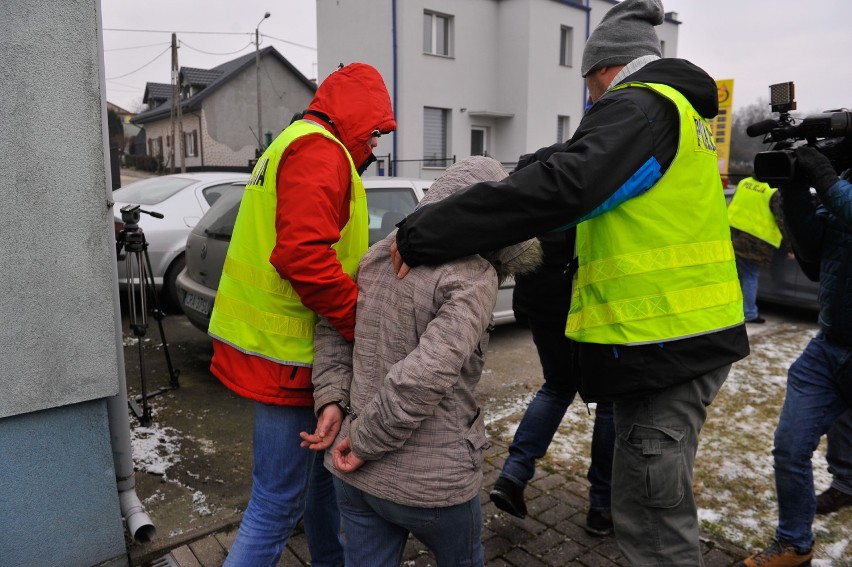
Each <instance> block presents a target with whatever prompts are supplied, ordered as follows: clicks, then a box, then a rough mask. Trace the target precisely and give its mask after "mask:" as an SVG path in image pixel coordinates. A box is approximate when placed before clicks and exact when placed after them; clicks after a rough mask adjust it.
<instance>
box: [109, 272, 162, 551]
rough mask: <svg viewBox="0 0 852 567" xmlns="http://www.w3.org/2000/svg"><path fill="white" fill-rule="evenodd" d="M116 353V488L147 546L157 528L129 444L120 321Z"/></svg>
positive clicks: (133, 530)
mask: <svg viewBox="0 0 852 567" xmlns="http://www.w3.org/2000/svg"><path fill="white" fill-rule="evenodd" d="M113 302H114V309H115V313H116V314H120V313H121V311H120V307H119V303H118V286H117V285H116V287H115V292H114V297H113ZM115 348H116V350H117V352H118V365H119V371H118V394H117V395H116V396H113V397H112V398H109V399H108V400H107V416H108V420H109V435H110V441H111V443H112V462H113V467H114V468H115V481H116V488H117V489H118V503H119V506H120V508H121V517H122V518H124V522H125V524H126V525H127V531H128V532H129V533H130V535H131V536H132V537H133V539H135V540H136V541H138V542H140V543H147V542H149V541H152V540H153V539H154V536H155V535H156V533H157V529H156V528H155V527H154V524H153V522H151V517H150V516H149V515H148V512H146V511H145V507H144V506H143V505H142V502H141V501H140V500H139V497H138V496H137V495H136V477H135V476H134V472H133V453H132V450H131V444H130V415H129V414H128V412H127V382H126V377H125V375H124V342H123V340H122V335H121V318H120V317H119V318H118V321H117V322H116V347H115Z"/></svg>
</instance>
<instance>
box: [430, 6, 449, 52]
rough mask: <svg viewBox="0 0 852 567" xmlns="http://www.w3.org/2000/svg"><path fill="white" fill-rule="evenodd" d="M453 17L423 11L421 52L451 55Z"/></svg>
mask: <svg viewBox="0 0 852 567" xmlns="http://www.w3.org/2000/svg"><path fill="white" fill-rule="evenodd" d="M452 35H453V17H452V16H447V15H445V14H437V13H435V12H423V53H430V54H432V55H443V56H445V57H450V56H452V49H453V41H452Z"/></svg>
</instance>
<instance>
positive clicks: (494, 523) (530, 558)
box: [130, 439, 746, 567]
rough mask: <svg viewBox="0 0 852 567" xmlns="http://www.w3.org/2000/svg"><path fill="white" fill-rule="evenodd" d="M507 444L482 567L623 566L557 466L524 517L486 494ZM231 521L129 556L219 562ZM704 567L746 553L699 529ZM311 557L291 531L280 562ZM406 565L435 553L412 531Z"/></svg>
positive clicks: (493, 459)
mask: <svg viewBox="0 0 852 567" xmlns="http://www.w3.org/2000/svg"><path fill="white" fill-rule="evenodd" d="M507 455H508V446H507V445H506V444H505V443H503V442H502V441H500V440H493V439H492V446H491V448H490V449H489V450H488V451H487V453H486V455H485V463H484V467H483V472H484V473H485V480H484V482H483V488H482V491H481V493H480V498H481V499H482V519H483V524H484V526H483V531H482V540H483V544H484V546H485V565H486V567H509V566H511V567H557V566H563V565H583V566H586V567H613V566H627V565H629V563H628V562H627V560H626V559H625V558H624V556H623V555H622V554H621V552H620V551H619V549H618V544H617V543H616V541H615V538H614V537H613V536H609V537H603V538H601V537H593V536H590V535H588V534H586V532H585V531H584V530H583V525H584V524H585V521H586V511H587V498H588V483H587V482H585V480H583V481H582V482H580V481H577V480H569V479H567V478H566V477H565V475H563V474H560V472H559V471H558V470H557V471H554V472H548V471H545V470H543V469H542V468H539V469H538V471H537V473H536V477H535V478H534V479H533V481H532V482H531V483H530V484H529V486H528V487H527V490H526V492H525V495H526V499H527V507H528V510H529V514H528V516H527V517H526V518H525V519H523V520H520V519H518V518H515V517H513V516H510V515H508V514H506V513H504V512H501V511H500V510H498V509H497V508H496V507H495V506H494V504H493V503H492V502H491V501H490V500H489V498H488V491H489V490H490V489H491V487H492V486H493V485H494V482H495V481H496V480H497V476H498V475H499V473H500V469H501V468H502V466H503V462H504V460H505V458H506V456H507ZM237 527H238V526H237V525H230V526H225V527H222V528H221V529H219V530H218V531H214V532H212V533H209V534H207V535H205V536H203V537H201V538H200V539H196V540H194V541H191V542H186V543H184V544H182V545H180V547H177V548H175V549H172V550H170V551H169V552H168V553H167V554H165V555H162V554H160V555H159V556H158V557H156V558H151V557H150V556H145V555H144V554H139V555H137V556H136V557H133V556H131V558H130V559H131V565H133V566H134V567H136V566H139V567H220V566H221V565H222V562H223V561H224V559H225V555H226V554H227V550H228V549H229V548H230V546H231V544H232V543H233V541H234V538H235V537H236V534H237ZM702 551H703V554H704V565H705V567H723V566H728V565H731V564H732V563H734V562H735V561H737V560H738V559H740V558H742V557H744V556H745V555H746V552H745V550H743V549H742V548H739V547H737V546H735V545H733V544H730V543H728V542H724V541H719V540H717V539H713V538H712V537H711V536H709V535H708V534H702ZM309 561H310V556H309V554H308V548H307V544H306V541H305V535H304V533H297V534H294V536H293V537H292V538H291V540H290V543H289V545H288V546H287V549H286V550H285V553H284V554H283V556H282V557H281V561H280V562H279V563H278V565H279V567H306V566H309V565H310V562H309ZM403 566H405V567H428V566H432V567H434V566H435V559H434V557H433V556H432V554H431V553H429V551H428V550H426V548H425V547H424V546H423V545H422V544H420V542H418V541H417V540H415V539H414V538H411V539H410V540H409V542H408V545H407V546H406V550H405V558H404V561H403Z"/></svg>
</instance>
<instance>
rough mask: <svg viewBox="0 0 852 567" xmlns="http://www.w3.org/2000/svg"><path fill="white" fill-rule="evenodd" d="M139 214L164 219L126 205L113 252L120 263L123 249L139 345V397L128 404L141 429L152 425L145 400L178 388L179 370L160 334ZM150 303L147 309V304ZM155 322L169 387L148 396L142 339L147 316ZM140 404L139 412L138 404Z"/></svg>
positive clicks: (160, 314) (130, 309) (132, 322)
mask: <svg viewBox="0 0 852 567" xmlns="http://www.w3.org/2000/svg"><path fill="white" fill-rule="evenodd" d="M140 213H145V214H148V215H151V216H152V217H154V218H158V219H161V218H163V215H161V214H160V213H157V212H154V211H146V210H144V209H142V208H141V207H140V206H139V205H127V206H125V207H122V208H121V220H122V221H123V222H124V228H123V229H122V230H121V232H120V233H119V234H118V236H117V237H116V248H117V252H118V257H119V259H120V258H122V252H121V249H122V247H123V248H124V251H125V254H124V256H123V257H124V267H125V271H126V277H127V309H128V313H129V315H130V328H131V329H132V330H133V334H134V335H135V336H136V338H137V339H138V345H139V381H140V385H141V389H142V393H141V394H140V395H138V396H135V397H133V398H131V399H128V401H127V403H128V405H129V406H130V409H131V410H133V413H134V414H135V415H136V417H137V418H138V419H139V423H140V424H141V425H142V427H148V426H149V425H151V407H150V406H149V405H148V399H149V398H153V397H154V396H158V395H160V394H162V393H163V392H167V391H169V390H174V389H176V388H179V387H180V384H179V383H178V375H179V374H180V371H179V370H175V369H174V368H172V359H171V357H170V356H169V345H168V343H166V335H165V333H164V332H163V317H164V316H165V315H164V314H163V311H162V309H160V303H159V300H158V299H157V293H156V290H155V288H154V276H153V275H152V270H151V260H150V259H149V258H148V242H146V241H145V233H144V232H142V229H141V228H140V227H139V218H140ZM149 301H150V308H149V306H148V302H149ZM149 311H150V313H151V315H152V316H153V317H154V319H155V320H156V321H157V325H158V326H159V328H160V340H161V341H162V343H163V352H164V353H165V355H166V365H167V366H168V369H169V385H168V386H163V387H162V388H159V389H157V390H155V391H154V392H148V387H147V383H146V381H145V358H144V356H143V352H142V338H143V337H144V336H145V334H146V333H147V332H148V312H149ZM140 401H141V402H142V408H141V409H140V407H139V402H140Z"/></svg>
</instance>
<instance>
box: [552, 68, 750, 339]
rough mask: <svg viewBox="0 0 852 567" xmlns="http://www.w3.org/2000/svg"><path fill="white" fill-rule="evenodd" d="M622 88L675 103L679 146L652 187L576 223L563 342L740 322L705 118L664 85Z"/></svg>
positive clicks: (681, 334)
mask: <svg viewBox="0 0 852 567" xmlns="http://www.w3.org/2000/svg"><path fill="white" fill-rule="evenodd" d="M616 88H618V89H620V88H647V89H651V90H653V91H654V92H656V93H657V94H659V95H661V96H663V97H665V98H667V99H668V100H670V101H672V102H673V103H674V104H675V105H676V106H677V109H678V112H679V114H680V138H679V142H678V149H677V153H676V155H675V158H674V161H672V163H671V165H670V166H669V168H668V170H667V171H666V172H665V173H664V174H663V176H662V177H661V178H660V179H659V181H657V183H656V184H654V186H653V187H651V189H649V190H648V191H646V192H645V193H644V194H642V195H639V196H637V197H634V198H632V199H630V200H628V201H626V202H624V203H622V204H621V205H620V206H618V207H616V208H614V209H611V210H609V211H607V212H605V213H603V214H601V215H598V216H596V217H594V218H591V219H589V220H587V221H585V222H582V223H580V224H579V225H578V226H577V256H578V259H579V269H578V271H577V274H576V277H575V281H574V291H573V296H572V300H571V309H570V311H569V314H568V322H567V324H566V331H565V334H566V336H568V337H569V338H571V339H573V340H575V341H578V342H587V343H598V344H613V345H638V344H647V343H657V342H663V341H670V340H674V339H679V338H686V337H690V336H696V335H702V334H706V333H711V332H713V331H717V330H720V329H725V328H728V327H733V326H735V325H738V324H741V323H742V322H743V307H742V292H741V290H740V284H739V280H738V278H737V269H736V264H735V260H734V249H733V246H732V244H731V234H730V228H729V226H728V221H727V218H728V217H727V212H726V207H725V197H724V192H723V191H722V185H721V180H720V177H719V170H718V163H717V156H716V147H715V144H714V143H713V137H712V135H711V133H710V128H709V125H708V124H707V121H706V120H704V118H703V117H702V116H701V115H699V114H698V112H696V111H695V109H694V108H692V105H691V104H689V101H687V100H686V98H685V97H684V96H683V95H681V94H680V93H679V92H677V91H676V90H674V89H673V88H671V87H668V86H666V85H661V84H650V83H628V84H624V85H619V86H618V87H616ZM614 159H617V158H614Z"/></svg>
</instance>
